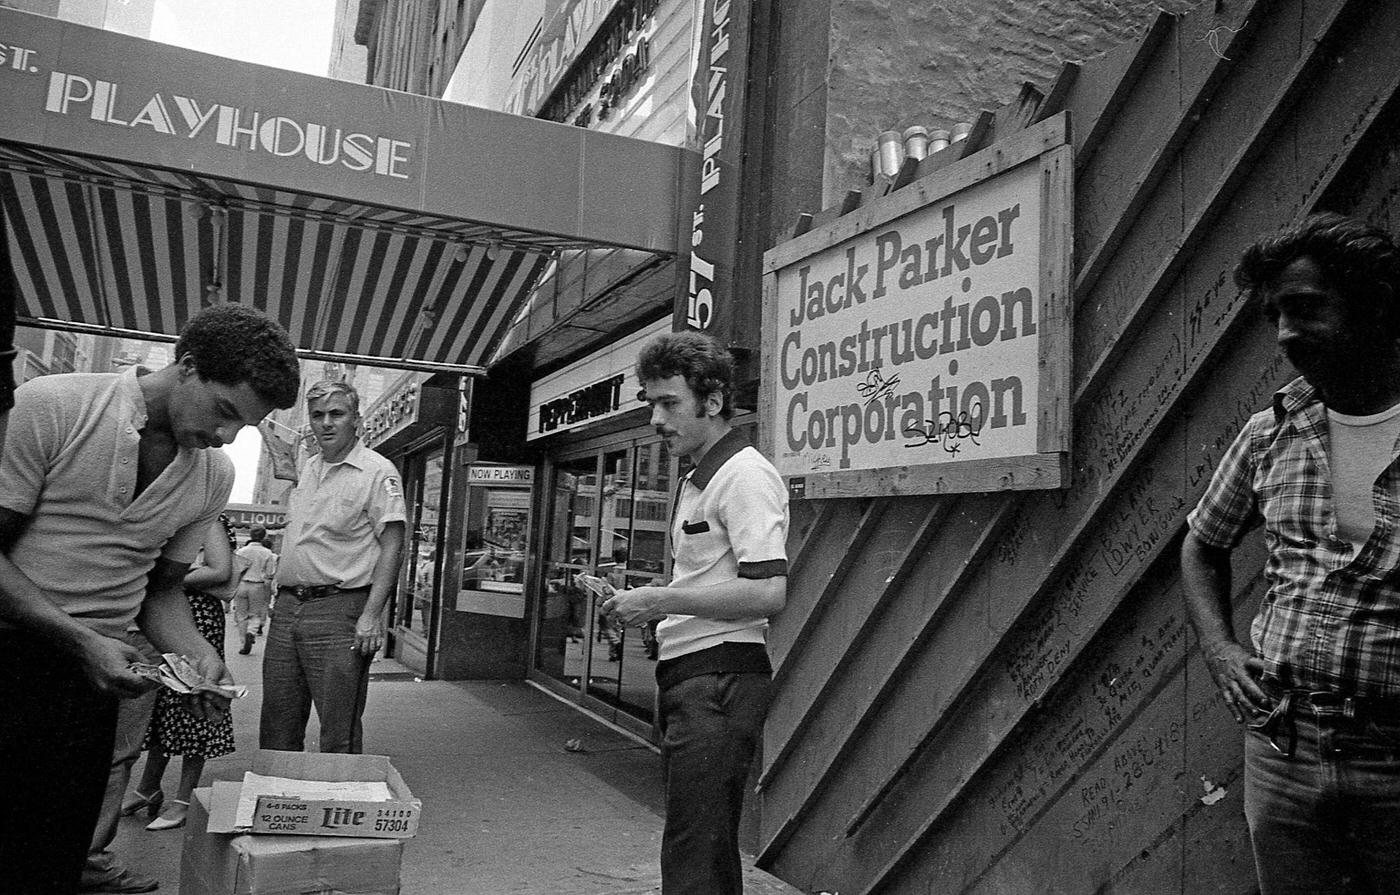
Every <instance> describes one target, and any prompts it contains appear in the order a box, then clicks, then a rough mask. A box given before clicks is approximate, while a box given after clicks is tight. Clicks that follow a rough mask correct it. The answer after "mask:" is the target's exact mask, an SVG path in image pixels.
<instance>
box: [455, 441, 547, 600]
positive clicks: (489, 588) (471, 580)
mask: <svg viewBox="0 0 1400 895" xmlns="http://www.w3.org/2000/svg"><path fill="white" fill-rule="evenodd" d="M502 469H506V467H487V468H485V469H483V470H480V471H478V469H476V468H473V469H472V471H471V473H472V474H471V476H470V477H469V479H468V483H469V484H468V489H467V507H466V526H465V534H464V539H463V544H462V584H461V588H460V590H459V592H458V596H457V609H458V610H460V611H464V612H480V613H485V614H488V615H504V616H509V617H512V618H524V617H525V555H526V548H527V546H528V544H529V537H530V488H531V486H532V484H533V476H521V475H516V476H513V477H507V476H502V474H501V470H502ZM511 469H514V468H511ZM525 471H527V472H530V473H533V470H531V469H527V470H525Z"/></svg>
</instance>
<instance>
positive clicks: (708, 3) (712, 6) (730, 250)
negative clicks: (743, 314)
mask: <svg viewBox="0 0 1400 895" xmlns="http://www.w3.org/2000/svg"><path fill="white" fill-rule="evenodd" d="M702 6H703V7H704V15H703V16H701V18H700V22H699V25H700V33H699V35H698V40H697V41H696V47H697V48H698V52H699V58H698V59H697V61H696V66H695V80H694V82H693V84H692V85H691V108H692V115H693V116H694V117H695V120H696V126H697V131H698V138H699V149H700V166H699V169H698V170H697V171H696V172H695V173H694V175H693V179H694V180H696V181H698V187H695V189H694V193H693V194H694V195H696V196H697V197H698V198H697V201H696V206H695V208H694V209H693V210H691V211H690V212H689V213H690V220H689V221H687V222H684V223H683V226H686V228H687V229H689V231H690V275H689V277H688V278H687V280H688V285H687V287H686V291H685V293H684V295H682V296H680V297H679V299H678V307H677V308H676V323H677V328H678V329H680V328H685V327H688V328H690V329H698V330H702V331H705V332H708V333H710V334H711V335H713V336H714V337H715V338H716V339H718V340H719V342H720V344H723V345H729V344H731V343H732V341H733V339H734V338H735V337H736V336H737V335H738V334H737V333H736V332H734V327H733V313H732V311H731V310H730V308H729V305H730V304H731V303H732V302H733V300H734V265H735V258H736V255H737V252H736V246H737V241H738V238H739V213H740V207H739V199H740V197H739V174H740V171H741V169H742V162H743V137H744V123H743V122H744V108H745V100H746V97H747V93H748V74H749V72H748V60H749V39H750V28H749V24H750V16H751V12H752V6H753V4H752V3H751V2H750V0H705V2H704V3H703V4H702ZM685 213H686V212H685V211H682V214H685Z"/></svg>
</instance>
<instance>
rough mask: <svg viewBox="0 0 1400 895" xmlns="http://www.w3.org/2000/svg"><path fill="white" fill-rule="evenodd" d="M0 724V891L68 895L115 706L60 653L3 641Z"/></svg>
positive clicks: (92, 815)
mask: <svg viewBox="0 0 1400 895" xmlns="http://www.w3.org/2000/svg"><path fill="white" fill-rule="evenodd" d="M0 719H3V720H2V721H0V794H3V798H0V880H3V883H0V885H3V888H4V891H5V892H6V893H8V895H40V893H42V895H72V893H73V892H76V891H77V889H78V880H79V877H80V876H81V874H82V871H83V862H84V860H85V859H86V858H87V852H88V844H89V843H90V842H91V841H92V834H93V829H94V828H95V827H96V825H97V815H98V811H99V810H100V808H101V806H102V794H103V791H104V790H105V789H106V785H107V772H108V769H109V768H110V767H111V760H112V741H113V738H114V737H115V731H116V724H117V699H116V697H115V696H105V695H102V694H100V693H98V692H97V691H96V690H94V689H93V688H92V686H91V685H90V684H89V683H88V680H87V677H86V676H85V675H84V673H83V670H82V668H81V667H80V666H79V664H78V662H77V661H76V660H75V659H73V658H72V657H71V656H69V655H68V654H66V653H61V652H58V651H57V650H55V649H54V648H53V647H52V646H51V645H49V644H47V643H44V642H42V641H39V640H35V639H33V638H30V637H27V636H25V635H22V634H15V633H11V632H3V633H0Z"/></svg>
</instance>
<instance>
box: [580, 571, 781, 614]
mask: <svg viewBox="0 0 1400 895" xmlns="http://www.w3.org/2000/svg"><path fill="white" fill-rule="evenodd" d="M786 605H787V576H786V575H775V576H773V577H771V578H735V579H733V580H731V581H721V582H720V583H718V584H705V585H693V586H689V587H655V586H647V587H634V588H632V589H631V590H624V591H619V592H618V593H616V594H614V595H613V596H611V597H609V598H608V600H607V602H605V603H604V604H603V611H604V612H607V613H611V614H612V615H615V616H617V617H618V618H619V619H621V620H622V623H623V624H625V625H645V624H647V623H648V622H653V621H657V620H659V619H662V618H665V617H666V616H668V615H695V616H699V617H701V618H712V619H735V618H771V617H773V616H775V615H777V614H778V613H779V612H781V611H782V609H783V607H784V606H786Z"/></svg>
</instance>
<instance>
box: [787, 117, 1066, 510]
mask: <svg viewBox="0 0 1400 895" xmlns="http://www.w3.org/2000/svg"><path fill="white" fill-rule="evenodd" d="M1067 137H1068V135H1067V117H1066V116H1065V115H1063V114H1061V115H1057V116H1054V117H1052V118H1050V119H1047V120H1046V121H1044V122H1042V123H1040V124H1037V125H1034V126H1032V127H1030V128H1027V129H1025V130H1023V131H1020V132H1018V133H1017V134H1015V135H1013V136H1011V137H1009V138H1007V139H1005V140H1002V141H1000V142H998V143H997V144H996V145H994V146H993V147H992V148H990V149H987V150H984V151H982V152H979V153H976V154H974V155H971V156H969V157H968V158H965V159H962V160H960V161H957V162H954V163H952V164H949V165H947V166H946V167H943V168H941V169H939V170H937V171H935V172H934V173H932V174H930V175H929V176H927V177H925V178H923V179H921V180H919V181H916V182H915V183H912V184H910V185H909V186H907V187H905V188H903V189H901V190H899V191H897V192H895V193H891V194H890V195H888V196H886V197H884V198H882V199H879V200H877V201H875V202H872V203H870V204H869V205H866V206H863V207H861V208H859V209H857V210H856V211H854V212H851V213H850V214H847V215H845V216H843V217H841V218H838V219H836V220H835V221H833V222H832V223H830V224H828V225H827V226H825V227H823V228H821V229H818V230H812V231H809V232H808V233H805V234H803V235H802V236H800V237H798V238H797V239H794V240H792V241H790V242H787V243H785V244H783V245H780V246H777V247H775V248H773V249H771V250H770V251H768V252H767V253H766V254H765V255H764V314H763V319H764V340H763V344H764V359H763V363H764V369H763V382H762V386H761V396H762V424H763V426H764V433H763V437H764V446H765V448H766V450H767V452H768V454H769V456H770V457H772V459H773V461H774V463H775V464H776V465H777V467H778V471H779V472H780V473H781V474H782V475H783V477H784V479H786V480H787V482H788V488H789V493H791V494H792V495H793V496H796V497H809V498H821V497H848V496H858V495H893V494H934V493H952V492H965V491H1001V490H1013V489H1031V488H1058V487H1062V486H1063V485H1065V484H1067V483H1068V472H1067V470H1068V454H1069V436H1070V419H1069V416H1070V406H1071V404H1072V396H1071V395H1070V394H1069V388H1070V372H1071V369H1070V354H1069V352H1070V331H1069V330H1070V320H1071V313H1072V310H1073V305H1072V302H1071V301H1070V295H1069V291H1070V265H1071V240H1072V226H1071V224H1072V219H1071V214H1072V208H1073V198H1074V193H1073V180H1072V178H1073V165H1072V160H1071V149H1070V146H1069V145H1068V138H1067Z"/></svg>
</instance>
